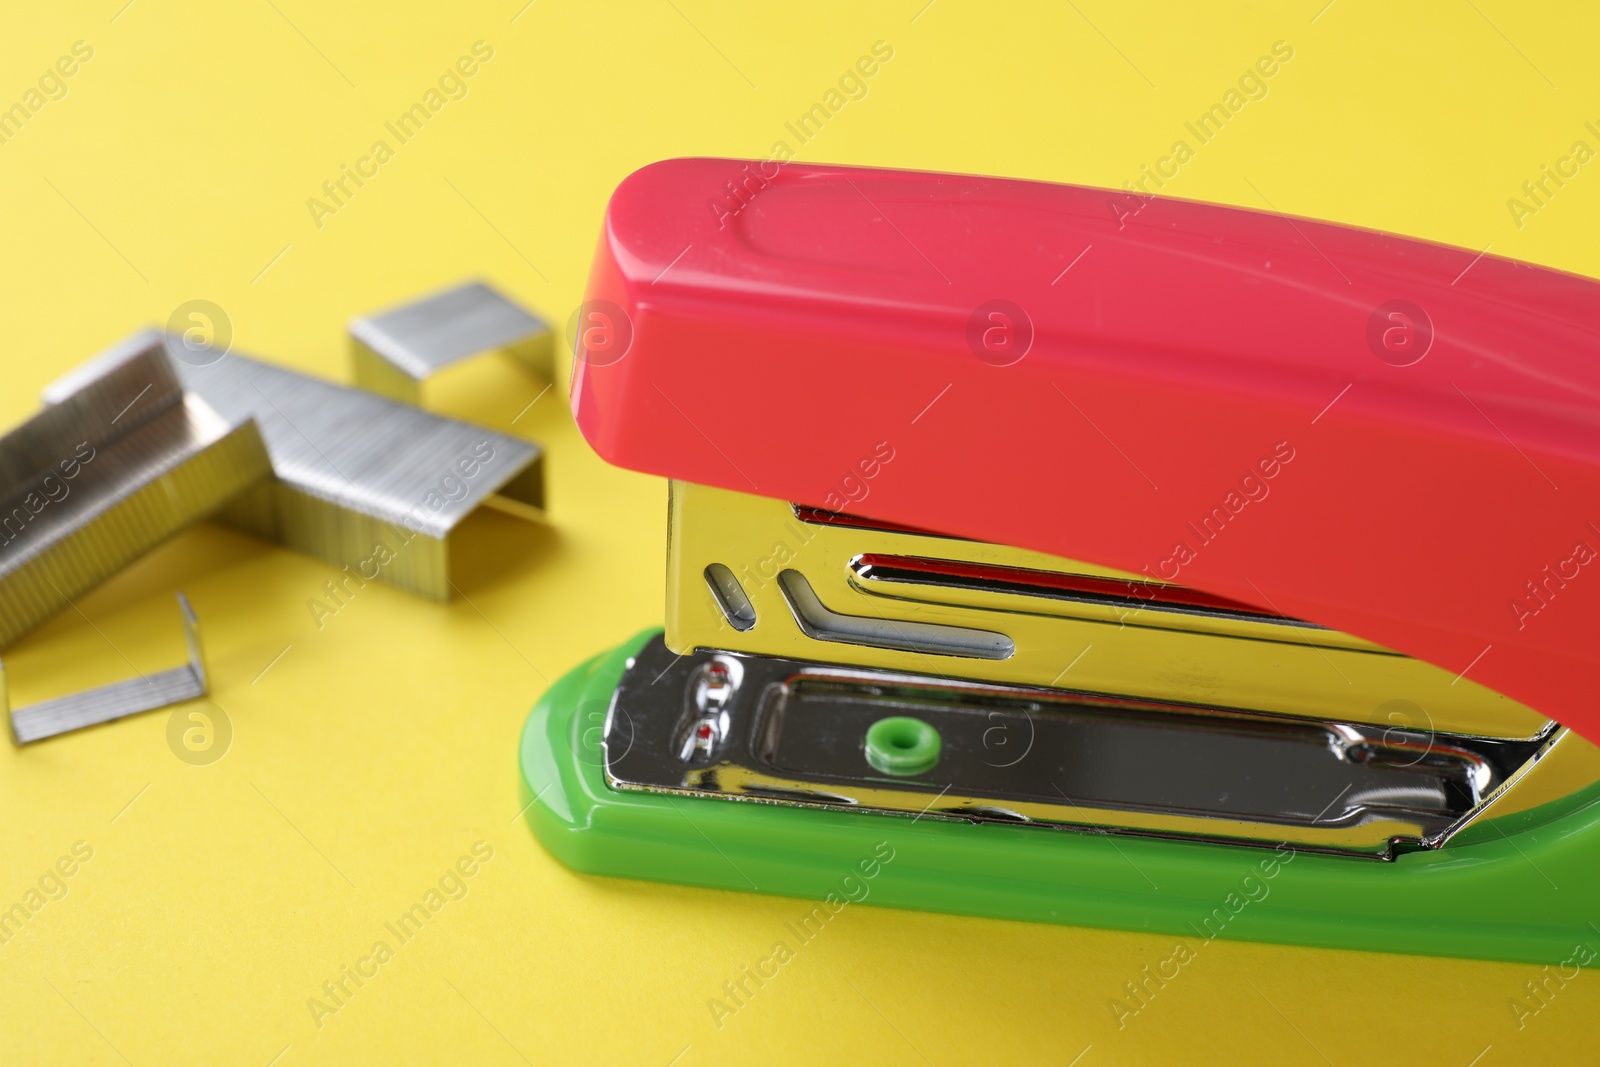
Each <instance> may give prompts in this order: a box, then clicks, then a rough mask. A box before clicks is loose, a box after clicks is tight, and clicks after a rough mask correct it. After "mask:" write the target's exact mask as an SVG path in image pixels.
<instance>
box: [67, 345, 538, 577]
mask: <svg viewBox="0 0 1600 1067" xmlns="http://www.w3.org/2000/svg"><path fill="white" fill-rule="evenodd" d="M159 338H160V335H159V334H155V333H153V332H149V331H147V332H145V333H141V334H139V335H136V336H135V337H133V338H130V339H129V340H127V341H124V342H123V343H122V344H120V345H117V346H115V347H113V348H112V349H110V350H109V351H107V352H105V353H103V354H102V355H100V356H98V357H96V358H95V359H94V360H93V361H92V362H91V363H89V364H86V365H85V366H83V367H80V368H78V370H76V371H74V372H73V374H72V375H70V376H69V377H68V378H66V379H63V380H62V382H58V383H57V384H56V385H53V386H51V388H50V389H48V390H47V391H46V394H45V396H46V400H47V401H48V400H50V399H52V398H54V397H56V396H58V395H59V394H60V392H61V391H62V390H63V389H65V388H67V387H69V386H70V385H72V384H73V383H74V382H75V381H81V380H83V379H86V378H87V379H91V380H92V379H93V378H96V377H98V376H100V375H103V374H114V373H119V369H120V367H121V365H122V362H123V360H125V359H126V358H128V356H129V355H130V354H132V353H135V352H138V351H142V350H144V349H145V348H147V347H148V346H149V345H150V344H152V343H159ZM186 353H187V356H188V359H189V360H195V359H197V356H196V351H195V350H193V349H188V350H186ZM175 366H176V369H177V373H178V375H179V378H180V380H181V381H182V384H183V386H184V388H186V389H188V390H189V391H190V392H191V393H193V394H195V395H197V396H199V397H202V398H203V399H204V400H205V401H206V402H207V403H208V404H210V405H211V406H212V407H214V408H215V409H216V411H217V412H218V413H220V415H221V416H222V418H223V419H224V420H226V421H227V423H229V424H231V425H235V426H239V425H244V424H247V423H250V422H251V421H252V420H253V421H254V422H255V423H256V424H258V425H259V426H260V429H261V436H262V438H263V439H264V440H265V442H266V451H267V453H268V455H270V457H271V465H272V472H273V474H275V475H276V477H275V478H274V479H271V480H269V481H267V482H265V483H263V484H262V485H261V486H260V487H258V488H257V489H256V490H254V491H252V492H251V493H249V494H247V495H245V496H244V497H242V498H241V499H239V500H238V501H237V502H236V503H234V504H233V505H232V506H230V507H229V508H228V509H227V510H226V511H225V512H224V513H223V514H222V515H221V516H220V517H221V518H223V519H225V520H226V521H228V522H230V523H232V524H233V525H235V526H238V527H240V528H242V529H245V530H247V531H249V532H251V533H253V534H256V535H257V536H259V537H264V538H267V539H269V540H275V541H278V542H280V543H282V544H284V545H287V546H288V547H290V548H294V549H298V550H299V551H302V552H305V553H308V554H310V555H314V556H319V557H321V558H322V559H326V560H328V561H330V562H332V563H335V564H338V565H341V566H344V567H346V568H348V569H350V570H351V571H352V572H353V575H352V576H351V577H350V578H348V579H347V580H350V581H355V580H358V579H359V580H361V581H367V580H380V581H386V582H389V583H390V584H393V585H397V586H399V587H400V588H402V589H407V590H410V591H411V592H414V593H419V594H421V595H424V596H429V597H433V598H434V599H437V600H448V599H449V597H450V595H451V584H450V537H451V534H452V532H453V531H454V530H455V529H456V528H457V527H458V526H459V525H460V523H461V521H462V520H463V519H465V518H466V516H467V515H468V514H469V513H470V512H471V511H472V510H473V509H475V508H476V507H478V505H480V504H482V503H483V502H484V501H485V500H486V499H488V498H489V497H490V496H491V495H492V494H499V495H501V496H502V497H507V498H510V499H511V500H513V501H514V502H516V503H517V504H519V505H527V506H541V505H542V504H543V476H542V467H541V458H542V454H541V451H540V449H539V447H538V446H537V445H534V444H532V443H530V442H528V441H524V440H522V439H520V438H516V437H511V436H508V435H506V434H502V433H498V432H496V431H494V430H489V429H486V428H484V427H481V426H474V425H472V424H470V423H466V422H461V421H459V420H457V419H448V418H444V417H442V416H439V415H433V414H430V413H428V412H425V411H421V410H418V409H417V408H414V407H408V406H406V405H404V404H400V403H397V402H395V401H393V400H388V399H385V398H383V397H380V396H375V395H373V394H372V393H369V392H367V391H365V390H362V389H352V388H349V387H347V386H342V385H335V384H333V383H332V382H325V381H322V380H321V379H318V378H313V377H310V376H309V375H305V374H300V373H298V372H296V371H292V370H288V369H286V368H283V367H278V366H274V365H272V364H270V363H263V362H261V361H259V360H255V359H250V358H248V357H245V356H240V355H235V354H232V353H229V354H227V355H225V356H219V357H218V358H217V359H216V360H215V361H214V362H210V363H208V364H206V365H196V363H195V362H189V361H181V362H175Z"/></svg>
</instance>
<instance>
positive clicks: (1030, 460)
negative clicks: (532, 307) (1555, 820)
mask: <svg viewBox="0 0 1600 1067" xmlns="http://www.w3.org/2000/svg"><path fill="white" fill-rule="evenodd" d="M588 301H589V302H588V303H586V305H585V308H584V318H583V323H584V325H585V327H586V328H585V329H584V330H583V331H582V335H583V336H582V339H581V341H580V344H579V346H578V360H577V364H576V370H575V374H574V378H573V406H574V410H575V412H576V415H577V420H578V424H579V426H580V427H581V428H582V430H583V432H584V434H585V435H586V436H587V437H588V439H589V441H590V442H591V443H592V444H593V445H594V447H595V448H596V449H597V450H598V451H599V452H600V454H601V455H602V456H603V457H605V458H606V459H607V460H609V461H611V462H613V463H616V464H618V465H621V466H625V467H631V468H634V469H637V470H642V471H648V472H652V473H656V474H663V475H669V476H671V477H674V478H680V479H685V480H689V481H696V482H702V483H706V484H710V485H715V486H722V487H726V488H730V489H739V490H744V491H747V492H752V493H759V494H762V495H765V496H771V497H779V498H784V499H788V500H792V501H795V502H797V503H800V504H809V505H814V506H819V507H834V508H836V507H837V506H838V505H837V503H836V502H837V500H838V499H839V497H838V492H839V487H840V485H841V482H842V481H843V480H845V479H848V478H849V477H850V476H851V474H852V472H853V471H854V470H855V469H856V465H857V463H858V462H859V461H860V460H861V458H862V457H863V456H867V455H870V454H871V452H872V449H873V446H874V444H875V443H876V442H879V441H885V440H887V441H889V442H891V443H892V445H893V447H894V450H895V456H896V458H895V460H894V463H893V465H892V466H890V467H888V468H885V469H884V471H883V473H882V474H881V476H880V477H878V478H877V479H875V480H874V482H873V483H872V487H871V495H870V499H868V500H866V501H864V502H862V503H861V504H860V505H859V510H860V511H862V512H864V513H866V514H868V515H871V516H872V517H873V518H874V519H878V520H885V521H888V522H892V523H900V524H905V525H909V526H914V527H920V528H923V529H930V530H937V531H939V532H941V533H946V534H950V535H954V536H960V537H968V538H975V539H981V540H987V541H995V542H1003V543H1006V544H1010V545H1015V546H1018V547H1022V548H1028V549H1035V550H1040V551H1044V552H1050V553H1054V554H1056V555H1060V556H1067V557H1072V558H1076V559H1082V560H1087V561H1090V562H1093V563H1098V564H1102V565H1105V566H1110V567H1116V568H1120V569H1124V570H1127V571H1133V572H1138V573H1142V574H1144V575H1148V576H1150V577H1152V578H1158V579H1162V580H1168V581H1177V582H1181V583H1182V584H1183V585H1185V586H1189V587H1192V588H1196V589H1200V590H1204V591H1206V592H1208V593H1212V594H1215V595H1218V596H1223V597H1228V598H1230V599H1233V600H1236V601H1241V602H1244V603H1246V604H1250V605H1254V606H1256V607H1258V608H1260V609H1262V610H1264V611H1270V612H1275V613H1281V614H1285V615H1290V616H1295V617H1299V618H1303V619H1307V620H1310V621H1312V622H1316V623H1320V624H1322V625H1326V626H1330V627H1334V628H1337V629H1340V630H1346V631H1349V632H1351V633H1354V634H1357V635H1359V636H1361V637H1364V638H1367V639H1369V640H1372V641H1376V642H1378V643H1380V644H1383V645H1385V646H1388V647H1390V648H1393V649H1396V650H1398V651H1401V652H1404V653H1406V654H1408V655H1412V656H1416V657H1419V658H1421V659H1425V660H1428V661H1430V662H1432V663H1434V664H1436V665H1438V666H1440V667H1443V668H1445V669H1447V670H1450V671H1451V672H1460V673H1461V674H1463V675H1468V676H1470V677H1471V678H1472V679H1473V680H1475V681H1478V682H1481V683H1483V684H1485V685H1488V686H1490V687H1492V688H1494V689H1497V690H1499V691H1501V692H1503V693H1505V694H1506V695H1508V696H1511V697H1513V698H1515V699H1517V700H1520V701H1522V702H1524V703H1526V704H1528V705H1530V706H1531V707H1533V708H1535V709H1537V710H1538V711H1540V712H1542V713H1544V714H1546V715H1549V716H1551V717H1553V718H1555V719H1557V720H1559V721H1561V722H1563V723H1565V724H1566V725H1568V726H1571V727H1572V728H1574V729H1575V730H1577V731H1579V732H1580V733H1583V734H1585V735H1587V736H1588V738H1589V739H1590V740H1593V741H1600V708H1597V707H1596V705H1595V701H1594V699H1593V693H1594V691H1595V683H1596V680H1597V679H1600V563H1597V562H1596V560H1597V548H1600V283H1596V282H1594V281H1592V280H1589V279H1586V278H1581V277H1577V276H1574V275H1570V274H1564V273H1561V272H1559V271H1554V270H1548V269H1545V268H1541V267H1536V266H1531V265H1529V264H1526V263H1518V262H1515V261H1512V260H1508V259H1503V258H1500V257H1497V256H1492V255H1486V254H1480V253H1475V252H1472V251H1470V250H1464V249H1460V248H1452V247H1448V246H1445V245H1438V244H1431V243H1428V242H1424V241H1417V240H1411V239H1408V238H1404V237H1395V236H1391V235H1387V234H1381V233H1374V232H1370V231H1366V230H1360V229H1354V228H1350V227H1345V226H1338V225H1332V224H1329V223H1321V222H1312V221H1308V220H1303V219H1292V218H1289V217H1287V216H1282V215H1277V214H1271V213H1265V212H1256V211H1247V210H1241V209H1238V208H1230V207H1219V206H1215V205H1209V204H1199V203H1191V202H1187V201H1182V200H1173V199H1166V198H1161V197H1145V196H1142V195H1137V194H1131V193H1124V192H1114V191H1107V190H1100V189H1089V188H1082V187H1076V186H1067V185H1049V184H1043V183H1037V182H1024V181H1009V180H1001V179H994V178H977V177H961V176H953V175H942V174H926V173H912V172H903V171H887V170H869V169H855V168H845V167H825V166H807V165H802V164H798V163H796V164H788V165H783V166H780V165H778V164H774V163H770V162H766V163H753V162H745V161H739V160H718V159H681V160H670V161H667V162H663V163H658V164H655V165H652V166H649V167H646V168H644V169H643V170H640V171H639V172H637V173H635V174H634V175H632V176H631V177H629V178H628V179H627V180H626V181H625V182H623V184H622V185H621V186H620V187H619V188H618V190H617V191H616V193H615V195H614V196H613V198H612V200H611V204H610V207H609V208H608V210H607V213H606V221H605V228H604V232H603V234H602V237H601V241H600V249H599V254H598V255H597V257H596V260H595V267H594V271H593V274H592V277H591V279H590V287H589V293H588ZM590 326H592V327H594V328H593V329H589V328H587V327H590ZM600 327H604V329H601V328H600ZM1591 572H1593V573H1591Z"/></svg>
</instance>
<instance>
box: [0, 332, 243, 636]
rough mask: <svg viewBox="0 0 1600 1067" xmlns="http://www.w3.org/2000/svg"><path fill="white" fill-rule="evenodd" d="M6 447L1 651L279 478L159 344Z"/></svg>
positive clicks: (139, 341)
mask: <svg viewBox="0 0 1600 1067" xmlns="http://www.w3.org/2000/svg"><path fill="white" fill-rule="evenodd" d="M54 400H55V403H54V406H52V407H48V408H46V409H45V410H44V411H42V412H40V413H39V414H37V415H35V416H34V417H33V418H31V419H29V420H28V421H27V422H25V423H23V424H22V425H21V426H19V427H17V428H16V429H14V430H12V431H11V432H10V433H8V434H6V435H5V436H4V437H3V438H0V646H4V645H8V644H10V643H11V642H12V641H15V640H16V639H17V638H19V637H21V636H22V635H23V634H25V633H27V632H28V631H30V630H32V629H33V628H34V627H35V626H37V625H39V624H40V623H41V622H43V621H44V620H45V619H47V618H49V617H50V616H51V615H54V614H55V613H56V612H57V611H59V610H61V609H62V608H65V607H66V606H67V605H68V604H69V603H70V602H71V601H72V598H74V597H76V596H78V595H79V594H81V593H84V592H87V591H88V590H89V589H92V588H93V587H94V586H96V585H98V584H99V583H100V582H102V581H104V580H105V579H106V578H108V577H110V576H111V575H112V574H114V573H116V572H117V571H119V570H121V569H122V568H123V567H125V566H127V565H128V564H129V563H131V562H133V561H134V560H135V559H137V558H139V557H140V556H141V555H143V554H144V553H145V552H147V551H149V550H150V549H151V548H154V547H155V546H156V545H157V544H160V543H161V542H162V541H164V540H166V539H167V538H168V537H170V536H172V535H173V534H175V533H177V532H178V531H179V530H181V529H183V528H184V527H185V526H187V525H189V524H190V523H192V522H194V521H195V520H197V519H201V518H204V517H205V516H207V515H210V514H212V513H213V512H215V511H217V509H219V508H221V507H222V506H224V505H225V504H227V503H228V502H230V501H232V500H234V499H235V498H237V497H238V496H239V495H240V494H242V493H244V492H245V491H246V490H247V489H249V488H250V487H251V486H252V485H254V484H256V483H257V482H260V481H262V480H264V479H265V478H267V476H268V475H270V474H271V466H270V464H269V463H268V460H267V450H266V447H265V445H264V443H263V442H262V439H261V435H260V433H259V432H258V429H257V427H256V425H255V424H254V423H252V422H251V421H250V420H248V419H231V420H230V419H224V418H222V417H221V416H219V415H218V414H217V413H216V412H215V411H214V410H212V409H211V407H210V406H209V405H207V404H206V403H205V402H204V401H202V400H200V399H199V398H197V397H194V396H188V395H185V392H184V389H183V386H182V383H181V382H180V381H179V379H178V377H177V376H176V374H175V373H174V370H173V367H172V364H171V362H170V361H169V360H168V358H167V354H166V351H165V348H164V346H163V344H162V343H161V339H160V338H159V337H156V336H149V335H146V336H141V337H139V338H136V339H135V340H134V341H132V342H130V343H129V344H128V345H127V346H126V348H125V351H124V354H123V358H122V359H120V360H119V361H118V363H117V364H116V365H115V366H114V367H111V368H109V369H107V370H106V372H105V373H104V374H102V375H98V376H95V377H93V378H92V379H83V378H80V379H77V380H74V381H71V382H66V383H63V384H62V386H61V387H60V388H59V390H58V391H57V393H56V395H55V397H54Z"/></svg>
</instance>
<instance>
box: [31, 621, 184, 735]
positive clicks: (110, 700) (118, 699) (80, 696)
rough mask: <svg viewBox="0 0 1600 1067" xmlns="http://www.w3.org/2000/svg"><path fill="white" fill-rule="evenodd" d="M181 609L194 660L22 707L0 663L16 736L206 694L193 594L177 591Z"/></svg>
mask: <svg viewBox="0 0 1600 1067" xmlns="http://www.w3.org/2000/svg"><path fill="white" fill-rule="evenodd" d="M178 611H179V612H180V613H181V615H182V617H183V636H184V640H185V642H186V643H187V644H188V646H189V661H188V662H187V663H184V664H182V665H180V666H177V667H171V668H169V669H167V670H164V671H156V672H154V673H152V674H146V675H141V676H140V677H138V678H129V679H127V680H126V681H121V682H112V683H111V684H109V685H102V686H98V687H96V688H94V689H85V690H84V691H82V692H81V693H69V694H68V695H66V696H61V697H54V698H52V699H50V700H41V701H39V702H38V703H37V704H29V705H28V706H26V707H22V708H11V707H10V697H9V692H8V689H7V684H6V672H5V666H4V664H0V706H5V707H7V708H8V709H9V711H10V719H11V738H12V740H13V741H15V742H16V743H17V744H19V745H26V744H28V743H29V742H31V741H42V740H43V739H45V738H47V737H54V736H56V735H57V734H64V733H67V732H69V731H72V730H81V729H83V728H84V727H86V726H98V725H99V724H100V723H105V722H111V721H112V720H114V719H121V718H124V717H125V716H128V715H137V714H138V713H139V712H141V711H153V710H155V709H156V708H164V707H166V706H168V705H169V704H181V703H183V702H184V701H185V700H194V699H195V698H196V697H203V696H205V695H206V687H207V679H206V661H205V654H204V652H203V651H202V649H201V646H200V625H199V621H198V620H197V619H196V618H195V614H194V609H193V608H191V607H190V606H189V599H188V598H187V597H185V596H184V595H183V594H182V593H179V594H178Z"/></svg>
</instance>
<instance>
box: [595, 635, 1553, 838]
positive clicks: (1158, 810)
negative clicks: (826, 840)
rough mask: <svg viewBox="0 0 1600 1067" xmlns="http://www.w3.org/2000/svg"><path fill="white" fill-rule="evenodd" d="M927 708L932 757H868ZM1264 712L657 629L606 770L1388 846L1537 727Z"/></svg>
mask: <svg viewBox="0 0 1600 1067" xmlns="http://www.w3.org/2000/svg"><path fill="white" fill-rule="evenodd" d="M890 716H911V717H914V718H917V719H920V720H922V721H924V722H926V723H928V724H931V725H932V726H933V727H934V728H935V729H936V730H938V732H939V734H940V736H941V738H942V750H941V754H940V756H939V760H938V763H937V764H936V765H935V766H934V767H933V769H932V770H930V771H928V772H926V773H925V774H922V775H917V776H912V777H890V776H887V775H884V774H880V773H879V772H877V771H876V770H874V769H873V768H872V766H871V765H870V764H869V763H868V762H867V760H866V757H865V754H864V738H865V734H866V731H867V729H868V727H870V726H871V725H872V724H873V723H874V722H877V721H878V720H880V719H883V718H886V717H890ZM1553 732H1554V730H1553V729H1552V730H1551V731H1548V732H1547V733H1546V734H1545V735H1541V736H1540V737H1539V738H1536V739H1533V740H1503V739H1493V738H1484V737H1468V736H1457V735H1444V734H1437V733H1435V734H1426V733H1419V732H1415V731H1405V730H1394V729H1390V730H1379V729H1374V728H1373V727H1371V726H1368V725H1362V724H1356V723H1348V722H1337V721H1326V720H1316V719H1307V718H1299V717H1290V716H1273V715H1264V714H1260V713H1256V712H1251V711H1245V710H1240V709H1236V708H1223V707H1206V706H1196V705H1181V704H1176V703H1171V702H1164V701H1152V700H1138V699H1129V698H1125V697H1118V696H1113V695H1108V694H1100V693H1085V692H1080V691H1072V690H1063V689H1049V688H1042V687H1031V686H1011V685H1001V684H995V683H992V682H982V681H972V680H964V679H952V678H949V677H942V676H934V675H925V674H910V673H904V672H891V671H879V670H867V669H859V668H852V667H847V666H837V665H830V664H823V663H815V662H807V661H801V660H792V659H781V658H777V657H769V656H747V655H739V654H735V653H728V652H722V651H708V650H699V651H696V652H694V653H692V654H690V655H685V656H678V655H675V654H674V653H673V652H672V651H671V650H670V649H669V648H667V646H666V644H665V642H664V641H663V640H662V639H660V638H657V639H655V640H653V641H651V642H650V643H649V644H647V645H646V646H645V648H644V649H643V650H642V651H641V652H640V654H639V655H638V656H637V657H636V658H635V660H634V661H633V663H632V664H631V665H630V666H629V668H628V670H627V671H626V673H625V674H624V676H623V678H622V681H621V683H620V684H619V686H618V688H617V691H616V694H615V696H614V698H613V702H612V705H611V708H610V709H609V713H608V715H607V717H606V726H605V751H606V776H607V780H608V782H609V783H610V784H611V785H612V786H613V787H614V788H618V789H633V790H648V791H663V792H673V793H682V794H687V795H694V796H702V797H715V798H720V799H726V800H736V801H757V802H766V803H783V804H801V805H816V806H823V807H833V808H846V809H852V810H872V811H877V812H885V813H890V814H898V815H904V816H908V817H913V818H922V817H930V818H953V819H966V820H970V821H975V822H992V821H1004V822H1013V823H1028V824H1040V825H1041V826H1042V827H1046V828H1047V827H1055V828H1066V829H1085V830H1095V831H1113V832H1118V833H1131V834H1142V835H1154V836H1162V837H1176V838H1197V839H1207V840H1220V841H1229V842H1235V843H1241V844H1255V845H1279V844H1288V845H1291V846H1293V847H1297V848H1302V849H1308V850H1315V851H1326V852H1335V853H1346V854H1351V855H1363V856H1376V857H1380V858H1389V857H1392V856H1393V855H1394V854H1395V853H1396V851H1402V850H1406V849H1414V848H1425V847H1430V846H1433V845H1437V844H1439V843H1440V842H1442V841H1444V840H1445V839H1447V838H1448V836H1449V835H1450V833H1451V832H1452V831H1453V830H1454V829H1455V828H1456V827H1458V826H1459V825H1461V824H1462V823H1463V822H1464V821H1466V820H1468V819H1470V818H1471V817H1472V815H1473V814H1474V813H1475V812H1477V811H1478V810H1480V809H1481V808H1482V807H1483V805H1484V804H1485V802H1486V800H1488V799H1489V798H1491V797H1494V796H1496V795H1497V792H1496V791H1497V790H1499V789H1500V788H1501V787H1502V785H1503V783H1505V782H1506V781H1507V780H1508V779H1509V778H1511V777H1512V776H1514V775H1516V774H1517V773H1518V772H1519V770H1520V769H1522V768H1523V767H1524V766H1525V765H1527V764H1528V763H1529V762H1530V761H1531V760H1532V759H1533V758H1534V757H1535V756H1536V755H1537V754H1538V753H1540V752H1541V751H1543V750H1544V749H1546V748H1547V747H1548V745H1549V743H1550V741H1551V734H1552V733H1553Z"/></svg>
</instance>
